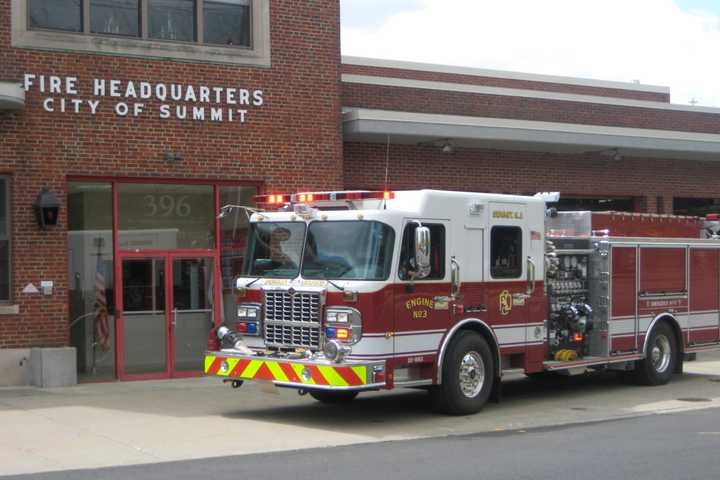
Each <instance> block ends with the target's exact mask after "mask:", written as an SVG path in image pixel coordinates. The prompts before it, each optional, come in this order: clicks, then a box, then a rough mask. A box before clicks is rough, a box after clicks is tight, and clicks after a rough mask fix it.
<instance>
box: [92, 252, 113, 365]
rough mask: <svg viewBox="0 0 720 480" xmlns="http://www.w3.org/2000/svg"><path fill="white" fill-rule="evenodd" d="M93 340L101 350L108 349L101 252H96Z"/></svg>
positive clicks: (105, 297) (108, 340)
mask: <svg viewBox="0 0 720 480" xmlns="http://www.w3.org/2000/svg"><path fill="white" fill-rule="evenodd" d="M95 340H96V342H97V345H98V346H99V347H100V349H101V350H103V351H107V350H109V349H110V327H109V326H108V308H107V295H106V294H105V268H104V266H103V260H102V254H101V253H100V252H98V255H97V268H96V269H95Z"/></svg>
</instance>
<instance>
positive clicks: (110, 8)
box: [45, 0, 140, 37]
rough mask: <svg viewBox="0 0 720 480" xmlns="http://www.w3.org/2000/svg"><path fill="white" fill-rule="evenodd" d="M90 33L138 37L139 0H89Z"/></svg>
mask: <svg viewBox="0 0 720 480" xmlns="http://www.w3.org/2000/svg"><path fill="white" fill-rule="evenodd" d="M45 1H47V0H45ZM90 32H91V33H106V34H110V35H127V36H128V37H137V36H139V35H140V0H90Z"/></svg>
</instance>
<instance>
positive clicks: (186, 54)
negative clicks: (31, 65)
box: [11, 0, 271, 68]
mask: <svg viewBox="0 0 720 480" xmlns="http://www.w3.org/2000/svg"><path fill="white" fill-rule="evenodd" d="M81 1H82V4H81V7H80V10H81V13H80V14H81V25H82V31H81V32H68V31H62V30H52V29H42V28H31V27H30V9H29V8H28V7H29V2H30V0H11V7H12V42H11V43H12V46H13V47H16V48H39V49H43V50H56V51H58V50H59V51H79V52H88V53H95V54H101V55H123V56H130V57H141V58H162V59H173V60H183V61H193V62H198V63H226V64H234V65H244V66H255V67H266V68H267V67H270V66H271V63H270V5H269V0H249V1H250V18H249V28H250V45H249V46H243V45H220V44H208V43H203V42H204V24H205V21H204V8H203V7H204V3H205V0H194V2H195V18H194V22H195V31H194V35H195V40H194V41H192V42H186V41H177V40H162V39H156V38H150V37H149V35H148V34H149V28H148V23H149V10H148V6H149V1H148V0H139V18H140V24H139V25H138V27H139V35H138V36H137V37H132V36H127V35H113V34H106V33H92V32H91V28H90V17H91V15H90V0H81Z"/></svg>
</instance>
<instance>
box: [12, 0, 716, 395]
mask: <svg viewBox="0 0 720 480" xmlns="http://www.w3.org/2000/svg"><path fill="white" fill-rule="evenodd" d="M339 29H340V24H339V1H338V0H318V1H312V2H309V1H308V2H292V1H289V0H117V1H114V0H0V384H3V383H13V382H14V383H19V382H22V381H24V379H26V378H27V375H28V373H27V370H28V368H30V367H29V365H30V363H32V362H27V361H25V359H29V358H30V356H31V355H30V349H31V348H34V347H38V348H52V347H72V348H73V349H74V350H72V352H71V355H72V357H73V358H76V361H77V371H78V373H79V375H80V376H81V378H85V379H96V378H97V379H112V378H120V379H143V378H167V377H176V376H186V375H196V374H197V373H198V370H199V364H198V359H199V352H200V351H202V349H203V348H204V342H205V338H206V337H207V332H208V331H209V329H210V328H211V327H212V326H213V325H215V324H217V323H219V322H222V321H223V319H224V318H225V316H226V311H227V315H232V314H233V313H232V308H231V306H232V303H233V296H232V288H231V284H232V278H233V276H234V275H235V274H236V273H237V272H238V271H239V269H240V268H241V265H242V249H243V246H244V232H245V227H246V218H245V216H244V214H243V213H242V211H240V210H237V211H236V212H235V214H233V215H231V216H229V217H225V218H223V219H217V218H216V215H215V214H216V212H217V211H218V210H219V208H220V206H222V205H225V204H242V205H250V204H251V203H252V197H253V196H254V195H255V194H256V193H257V192H260V191H263V192H286V191H294V190H321V189H322V190H327V189H340V188H353V189H354V188H369V189H380V188H385V187H388V188H393V189H407V188H418V187H433V188H442V189H458V190H472V191H489V192H506V193H534V192H536V191H550V190H556V191H561V192H563V195H564V199H563V200H562V203H561V205H560V206H561V207H562V208H585V209H616V210H635V211H649V212H658V213H670V212H672V211H673V210H675V211H677V212H681V213H702V212H704V211H706V210H709V209H712V208H714V207H713V205H714V203H715V199H716V198H717V197H720V196H718V195H717V194H716V193H715V191H716V189H715V188H714V181H713V180H712V179H713V177H714V174H715V173H716V172H720V170H719V169H718V167H717V166H716V163H715V162H714V160H715V159H716V158H717V156H718V154H719V153H720V134H719V132H720V110H717V109H710V108H701V107H686V106H679V105H673V104H671V103H670V95H669V90H668V89H667V88H664V87H655V86H648V85H640V84H625V83H617V82H604V81H597V80H586V79H575V78H564V77H550V76H543V75H532V74H519V73H510V72H498V71H488V70H477V69H465V68H457V67H441V66H435V65H424V64H410V63H404V62H388V61H381V60H371V59H361V58H341V56H340V40H339V39H340V35H339V33H340V32H339ZM43 192H44V193H43ZM40 199H42V200H43V201H48V200H49V206H50V207H52V203H53V201H54V200H57V203H58V207H57V218H56V223H57V224H56V225H46V226H44V227H42V226H41V225H40V224H39V221H38V216H37V213H38V211H39V210H38V208H36V207H35V206H34V205H35V204H36V203H39V200H40ZM49 213H50V215H51V216H52V214H53V211H52V208H51V209H50V210H49ZM54 220H55V219H50V223H55V222H54ZM39 358H40V357H39ZM57 358H67V355H65V356H64V357H63V354H62V352H61V353H60V354H59V357H57ZM38 361H42V360H38Z"/></svg>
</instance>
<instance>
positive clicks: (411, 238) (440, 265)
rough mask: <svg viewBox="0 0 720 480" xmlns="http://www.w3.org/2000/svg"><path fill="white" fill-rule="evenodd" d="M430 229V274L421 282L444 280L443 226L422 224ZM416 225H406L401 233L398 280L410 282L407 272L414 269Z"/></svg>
mask: <svg viewBox="0 0 720 480" xmlns="http://www.w3.org/2000/svg"><path fill="white" fill-rule="evenodd" d="M423 226H425V227H428V228H429V229H430V274H429V275H428V276H427V277H425V278H423V280H442V279H443V278H445V226H444V225H440V224H432V223H423ZM417 227H418V225H417V223H408V224H407V226H406V227H405V232H404V233H403V241H402V250H401V252H400V280H412V278H411V275H410V273H409V272H411V271H412V270H414V269H415V230H417Z"/></svg>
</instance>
